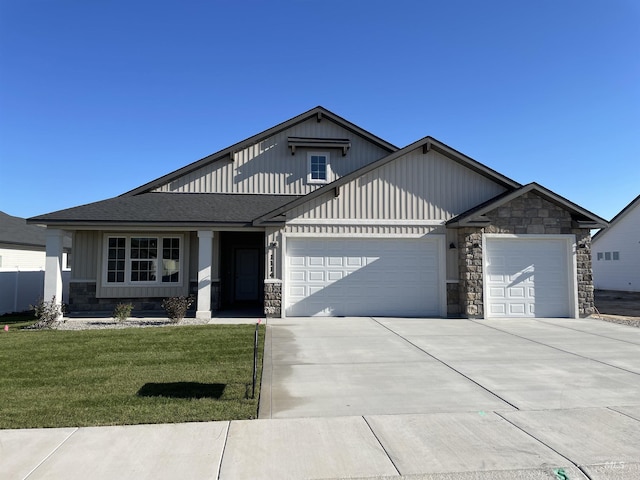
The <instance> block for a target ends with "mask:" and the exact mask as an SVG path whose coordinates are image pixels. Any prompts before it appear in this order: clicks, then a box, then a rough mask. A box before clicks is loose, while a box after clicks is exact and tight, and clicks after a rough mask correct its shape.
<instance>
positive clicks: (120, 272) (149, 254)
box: [103, 235, 183, 286]
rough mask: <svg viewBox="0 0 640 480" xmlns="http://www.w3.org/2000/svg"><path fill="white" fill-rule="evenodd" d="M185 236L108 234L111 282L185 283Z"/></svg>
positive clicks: (107, 263) (107, 271)
mask: <svg viewBox="0 0 640 480" xmlns="http://www.w3.org/2000/svg"><path fill="white" fill-rule="evenodd" d="M182 257H183V255H182V236H167V237H164V236H146V235H127V236H107V237H106V242H105V262H104V267H103V268H104V272H105V280H106V283H107V284H112V285H113V284H118V285H131V286H135V285H168V284H174V285H175V284H179V283H180V282H181V280H182V279H181V271H182V268H181V266H182Z"/></svg>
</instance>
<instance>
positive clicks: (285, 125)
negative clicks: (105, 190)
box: [120, 105, 398, 196]
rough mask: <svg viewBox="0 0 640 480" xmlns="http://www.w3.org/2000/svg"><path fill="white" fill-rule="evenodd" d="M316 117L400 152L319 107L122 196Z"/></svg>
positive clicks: (144, 188) (156, 184)
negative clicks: (325, 119)
mask: <svg viewBox="0 0 640 480" xmlns="http://www.w3.org/2000/svg"><path fill="white" fill-rule="evenodd" d="M314 116H317V119H318V121H322V119H323V118H327V119H329V120H330V121H332V122H334V123H337V124H339V125H340V126H342V127H343V128H344V129H346V130H349V131H351V132H353V133H354V134H356V135H358V136H360V137H362V138H365V139H366V140H368V141H370V142H372V143H374V144H376V145H378V146H379V147H381V148H383V149H384V150H387V151H388V152H394V151H396V150H398V147H396V146H395V145H393V144H391V143H389V142H387V141H386V140H383V139H382V138H380V137H378V136H376V135H374V134H372V133H370V132H368V131H366V130H364V129H363V128H360V127H358V126H357V125H356V124H354V123H351V122H350V121H348V120H346V119H344V118H342V117H340V116H339V115H336V114H335V113H333V112H331V111H330V110H328V109H326V108H325V107H323V106H321V105H318V106H317V107H314V108H312V109H311V110H307V111H306V112H303V113H301V114H300V115H297V116H295V117H292V118H290V119H289V120H286V121H284V122H282V123H279V124H277V125H275V126H273V127H271V128H268V129H267V130H264V131H262V132H260V133H258V134H256V135H253V136H251V137H249V138H246V139H245V140H242V141H240V142H237V143H235V144H233V145H231V146H229V147H227V148H224V149H222V150H219V151H217V152H215V153H212V154H210V155H207V156H206V157H203V158H201V159H200V160H196V161H195V162H192V163H190V164H189V165H187V166H185V167H182V168H179V169H177V170H174V171H173V172H171V173H169V174H167V175H164V176H162V177H159V178H157V179H155V180H152V181H150V182H148V183H145V184H144V185H141V186H140V187H138V188H135V189H133V190H130V191H128V192H125V193H123V194H122V195H120V196H131V195H139V194H141V193H146V192H149V191H151V190H153V189H154V188H157V187H159V186H161V185H163V184H166V183H168V182H171V181H173V180H175V179H176V178H178V177H181V176H183V175H186V174H188V173H191V172H193V171H194V170H197V169H199V168H202V167H203V166H205V165H208V164H210V163H213V162H216V161H218V160H221V159H223V158H225V157H228V156H229V155H230V154H233V153H234V152H236V151H238V150H241V149H243V148H246V147H248V146H249V145H253V144H255V143H257V142H260V141H262V140H264V139H266V138H268V137H271V136H273V135H275V134H277V133H279V132H282V131H283V130H286V129H287V128H291V127H293V126H295V125H297V124H299V123H302V122H304V121H307V120H309V119H310V118H313V117H314Z"/></svg>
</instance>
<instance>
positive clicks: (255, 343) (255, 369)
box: [251, 318, 262, 399]
mask: <svg viewBox="0 0 640 480" xmlns="http://www.w3.org/2000/svg"><path fill="white" fill-rule="evenodd" d="M260 323H262V319H261V318H259V319H258V323H256V331H255V333H254V335H253V387H252V388H251V398H252V399H253V398H256V380H257V378H256V377H257V376H258V328H259V327H260Z"/></svg>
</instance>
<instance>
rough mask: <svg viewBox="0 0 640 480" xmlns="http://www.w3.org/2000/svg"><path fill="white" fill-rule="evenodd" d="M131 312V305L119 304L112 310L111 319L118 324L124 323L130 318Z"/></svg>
mask: <svg viewBox="0 0 640 480" xmlns="http://www.w3.org/2000/svg"><path fill="white" fill-rule="evenodd" d="M132 310H133V304H132V303H119V304H117V305H116V308H115V309H114V310H113V318H115V319H116V320H117V321H119V322H124V321H125V320H126V319H127V318H129V317H130V316H131V311H132Z"/></svg>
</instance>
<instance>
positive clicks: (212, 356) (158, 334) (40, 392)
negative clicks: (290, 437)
mask: <svg viewBox="0 0 640 480" xmlns="http://www.w3.org/2000/svg"><path fill="white" fill-rule="evenodd" d="M18 325H19V323H18V322H15V323H14V324H9V331H8V332H6V331H4V330H2V331H0V428H37V427H69V426H90V425H125V424H139V423H177V422H195V421H211V420H236V419H250V418H256V417H257V409H258V394H259V385H257V386H256V394H255V398H254V399H252V398H251V386H252V371H253V339H254V331H255V325H202V326H183V327H180V326H175V327H162V328H130V329H123V330H84V331H55V330H46V331H27V330H20V329H19V328H18ZM0 327H2V328H3V327H4V324H2V325H1V326H0ZM263 345H264V326H261V327H260V342H259V348H258V351H259V370H258V377H257V378H258V382H259V380H260V376H261V369H262V352H263Z"/></svg>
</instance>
